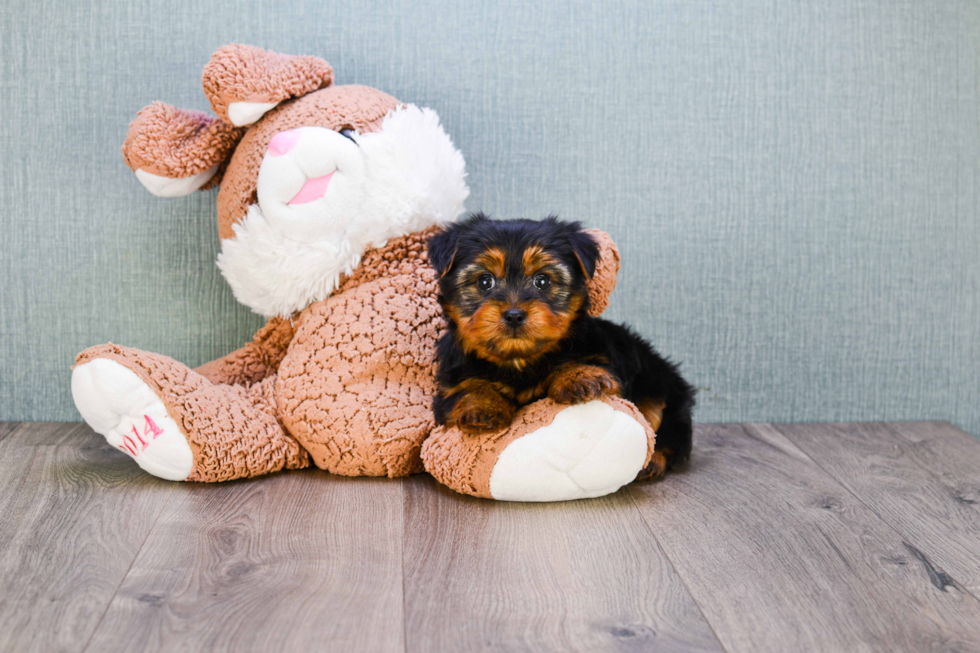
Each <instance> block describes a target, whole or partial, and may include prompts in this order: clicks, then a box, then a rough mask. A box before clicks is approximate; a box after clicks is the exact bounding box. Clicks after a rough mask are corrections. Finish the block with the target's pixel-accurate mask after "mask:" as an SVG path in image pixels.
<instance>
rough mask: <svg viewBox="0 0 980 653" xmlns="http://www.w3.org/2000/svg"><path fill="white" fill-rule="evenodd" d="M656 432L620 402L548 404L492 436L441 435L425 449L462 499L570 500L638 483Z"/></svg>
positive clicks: (526, 411)
mask: <svg viewBox="0 0 980 653" xmlns="http://www.w3.org/2000/svg"><path fill="white" fill-rule="evenodd" d="M653 444H654V434H653V430H652V429H651V428H650V426H649V424H648V423H647V422H646V420H645V419H644V418H643V417H642V415H641V414H640V412H639V411H638V410H637V409H636V407H635V406H633V405H632V404H630V403H629V402H627V401H624V400H622V399H619V398H617V397H604V398H603V399H601V400H596V401H590V402H588V403H584V404H579V405H575V406H564V405H560V404H555V403H554V402H552V401H551V400H542V401H539V402H537V403H535V404H532V405H530V406H527V407H525V408H523V409H522V410H521V411H520V412H519V413H518V415H517V417H516V418H515V420H514V423H513V424H512V425H511V427H510V428H509V429H508V430H506V431H503V432H500V433H494V434H491V435H488V436H468V435H463V434H462V433H460V432H459V431H458V430H456V429H437V430H436V432H434V433H433V435H432V436H430V438H429V439H428V440H427V441H426V444H425V447H424V448H423V451H422V457H423V460H424V462H425V467H426V470H427V471H428V472H429V473H430V474H432V475H433V476H435V477H436V479H437V480H439V481H440V482H441V483H443V484H445V485H447V486H449V487H451V488H453V489H454V490H456V491H458V492H462V493H464V494H471V495H474V496H480V497H486V498H493V499H499V500H503V501H567V500H572V499H585V498H589V497H599V496H604V495H606V494H611V493H613V492H615V491H616V490H618V489H619V488H621V487H622V486H624V485H626V484H627V483H629V482H631V481H633V480H634V479H635V478H636V476H637V474H638V473H639V472H640V470H642V469H643V467H644V466H645V465H646V463H647V462H648V461H649V459H650V455H651V453H652V452H653Z"/></svg>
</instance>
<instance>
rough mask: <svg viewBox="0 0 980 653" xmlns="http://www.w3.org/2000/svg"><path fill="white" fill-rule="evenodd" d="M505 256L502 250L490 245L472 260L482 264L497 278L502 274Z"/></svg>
mask: <svg viewBox="0 0 980 653" xmlns="http://www.w3.org/2000/svg"><path fill="white" fill-rule="evenodd" d="M506 261H507V256H506V255H505V254H504V251H503V250H502V249H500V248H497V247H491V248H489V249H487V250H486V251H485V252H483V253H482V254H480V255H479V256H477V257H476V258H475V259H474V262H475V263H477V264H479V265H482V266H483V267H485V268H486V269H487V271H488V272H490V274H492V275H493V276H495V277H497V278H498V279H499V278H500V277H502V276H504V264H505V263H506Z"/></svg>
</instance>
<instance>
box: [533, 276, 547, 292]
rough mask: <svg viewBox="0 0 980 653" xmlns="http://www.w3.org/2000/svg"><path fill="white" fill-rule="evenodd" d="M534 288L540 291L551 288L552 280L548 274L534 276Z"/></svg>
mask: <svg viewBox="0 0 980 653" xmlns="http://www.w3.org/2000/svg"><path fill="white" fill-rule="evenodd" d="M534 287H535V288H537V289H538V290H547V289H548V288H550V287H551V278H550V277H548V275H547V274H536V275H534Z"/></svg>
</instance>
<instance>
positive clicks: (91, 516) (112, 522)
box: [0, 424, 174, 652]
mask: <svg viewBox="0 0 980 653" xmlns="http://www.w3.org/2000/svg"><path fill="white" fill-rule="evenodd" d="M173 486H174V484H173V483H168V482H166V481H161V480H160V479H157V478H153V477H152V476H148V475H147V474H145V473H144V472H143V471H142V470H140V469H139V468H138V467H137V466H136V465H134V464H133V462H132V461H131V460H130V459H129V458H127V457H126V456H125V455H123V454H121V453H119V452H118V451H114V450H113V449H111V448H110V447H109V446H108V445H106V443H105V441H104V440H103V439H102V437H101V436H99V435H97V434H95V433H93V432H92V431H91V430H90V429H89V428H88V427H87V426H84V425H78V424H39V425H29V424H24V425H22V426H21V427H20V428H18V429H16V430H14V431H11V432H8V434H7V437H5V438H4V439H3V440H0V651H18V652H22V651H44V652H47V651H81V650H82V649H83V648H84V647H85V644H86V642H87V641H88V640H89V637H90V636H91V635H92V633H93V631H94V630H95V628H96V626H97V624H98V623H99V619H100V618H101V617H102V615H103V613H104V612H105V609H106V607H107V606H108V605H109V602H110V600H111V599H112V596H113V594H114V593H115V591H116V589H117V588H118V587H119V585H120V584H121V583H122V581H123V579H124V578H125V575H126V572H127V571H128V569H129V566H130V564H131V563H132V562H133V560H134V559H135V558H136V555H137V553H138V552H139V550H140V547H141V546H142V545H143V542H144V540H145V539H146V536H147V534H148V533H149V532H150V529H151V528H152V526H153V524H154V522H155V521H156V518H157V516H158V515H159V514H160V511H161V510H162V508H163V506H164V505H165V504H166V501H167V498H168V496H169V495H170V492H171V490H172V489H173Z"/></svg>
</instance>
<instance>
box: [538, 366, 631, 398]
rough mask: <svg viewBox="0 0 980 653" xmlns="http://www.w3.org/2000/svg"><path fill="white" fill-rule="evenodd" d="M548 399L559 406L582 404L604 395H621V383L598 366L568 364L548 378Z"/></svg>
mask: <svg viewBox="0 0 980 653" xmlns="http://www.w3.org/2000/svg"><path fill="white" fill-rule="evenodd" d="M547 384H548V397H549V398H550V399H551V400H552V401H555V402H557V403H559V404H582V403H585V402H586V401H592V400H593V399H598V398H599V397H601V396H602V395H617V396H618V395H619V381H618V380H617V379H616V377H614V376H613V375H612V374H611V373H610V372H609V371H608V370H607V369H605V368H603V367H599V366H598V365H582V364H580V363H568V364H567V365H562V366H561V367H559V368H558V369H557V370H555V371H554V372H553V373H552V374H551V376H549V377H548V381H547Z"/></svg>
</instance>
